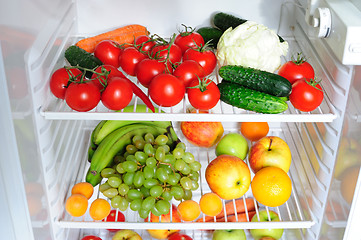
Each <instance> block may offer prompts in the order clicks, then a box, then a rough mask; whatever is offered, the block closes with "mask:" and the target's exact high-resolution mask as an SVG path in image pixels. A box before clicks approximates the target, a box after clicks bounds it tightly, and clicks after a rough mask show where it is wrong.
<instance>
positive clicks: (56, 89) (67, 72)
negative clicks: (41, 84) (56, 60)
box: [49, 68, 82, 99]
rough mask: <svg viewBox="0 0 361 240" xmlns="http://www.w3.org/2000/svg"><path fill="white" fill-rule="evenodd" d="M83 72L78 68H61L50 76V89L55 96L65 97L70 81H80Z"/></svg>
mask: <svg viewBox="0 0 361 240" xmlns="http://www.w3.org/2000/svg"><path fill="white" fill-rule="evenodd" d="M81 75H82V72H81V71H80V70H79V69H77V68H72V69H66V68H59V69H58V70H56V71H55V72H54V73H53V75H51V78H50V82H49V85H50V91H51V92H52V93H53V94H54V96H55V97H57V98H60V99H65V92H66V90H67V88H66V87H67V86H68V82H69V81H79V80H80V78H81Z"/></svg>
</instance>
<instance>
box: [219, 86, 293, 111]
mask: <svg viewBox="0 0 361 240" xmlns="http://www.w3.org/2000/svg"><path fill="white" fill-rule="evenodd" d="M217 86H218V88H219V91H220V93H221V98H220V99H221V100H222V101H223V102H225V103H228V104H230V105H232V106H234V107H238V108H242V109H245V110H249V111H254V112H258V113H266V114H277V113H281V112H284V111H286V110H287V109H288V105H287V103H286V102H285V101H284V100H283V99H281V98H279V97H275V96H272V95H269V94H267V93H262V92H259V91H255V90H252V89H249V88H246V87H243V86H241V85H239V84H237V83H232V82H228V81H225V80H223V81H222V82H221V83H219V84H218V85H217Z"/></svg>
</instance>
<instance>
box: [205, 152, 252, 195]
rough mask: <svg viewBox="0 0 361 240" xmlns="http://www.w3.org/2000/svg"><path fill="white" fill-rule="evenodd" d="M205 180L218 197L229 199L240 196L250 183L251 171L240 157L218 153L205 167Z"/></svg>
mask: <svg viewBox="0 0 361 240" xmlns="http://www.w3.org/2000/svg"><path fill="white" fill-rule="evenodd" d="M205 177H206V181H207V183H208V186H209V187H210V189H211V190H212V191H213V192H214V193H216V194H217V195H218V196H219V197H220V198H223V199H225V200H231V199H235V198H240V197H242V196H243V195H244V194H245V193H246V192H247V190H248V189H249V186H250V184H251V172H250V170H249V168H248V166H247V164H246V163H245V162H244V161H243V160H242V159H240V158H238V157H236V156H231V155H220V156H218V157H216V158H215V159H213V160H212V161H211V162H210V163H209V164H208V166H207V168H206V173H205Z"/></svg>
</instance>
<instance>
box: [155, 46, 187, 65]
mask: <svg viewBox="0 0 361 240" xmlns="http://www.w3.org/2000/svg"><path fill="white" fill-rule="evenodd" d="M169 45H170V44H161V45H155V46H154V47H153V48H152V51H151V56H152V57H153V58H155V59H158V60H159V61H163V62H164V61H167V62H170V63H171V64H176V63H178V62H180V61H181V60H182V50H181V49H180V47H179V46H177V45H176V44H174V43H173V44H172V45H171V46H170V47H169ZM167 58H168V59H167Z"/></svg>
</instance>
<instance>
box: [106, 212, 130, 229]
mask: <svg viewBox="0 0 361 240" xmlns="http://www.w3.org/2000/svg"><path fill="white" fill-rule="evenodd" d="M117 212H118V213H117ZM117 215H118V217H117ZM115 217H117V218H116V219H115ZM103 221H106V222H124V221H125V217H124V214H123V213H122V212H120V211H117V210H116V209H113V210H111V211H110V213H109V215H108V217H106V218H105V219H103ZM107 230H108V231H110V232H116V231H118V230H119V229H107Z"/></svg>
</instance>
